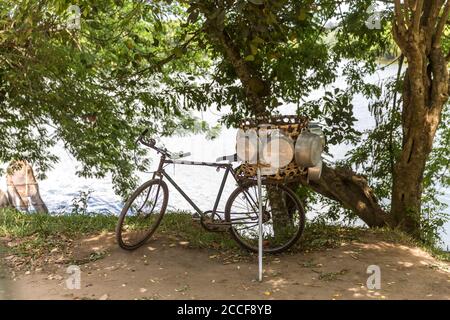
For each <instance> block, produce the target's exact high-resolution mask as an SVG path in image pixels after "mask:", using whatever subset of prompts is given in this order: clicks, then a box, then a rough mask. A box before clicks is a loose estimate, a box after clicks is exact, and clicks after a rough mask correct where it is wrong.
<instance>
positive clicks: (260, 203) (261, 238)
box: [257, 166, 263, 282]
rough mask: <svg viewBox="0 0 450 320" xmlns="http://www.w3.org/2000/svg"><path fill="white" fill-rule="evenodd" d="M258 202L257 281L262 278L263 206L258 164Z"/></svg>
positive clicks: (260, 280)
mask: <svg viewBox="0 0 450 320" xmlns="http://www.w3.org/2000/svg"><path fill="white" fill-rule="evenodd" d="M257 174H258V203H259V242H258V263H259V274H258V275H259V277H258V279H259V282H262V280H263V227H262V224H263V206H262V182H261V168H260V167H259V166H258V169H257Z"/></svg>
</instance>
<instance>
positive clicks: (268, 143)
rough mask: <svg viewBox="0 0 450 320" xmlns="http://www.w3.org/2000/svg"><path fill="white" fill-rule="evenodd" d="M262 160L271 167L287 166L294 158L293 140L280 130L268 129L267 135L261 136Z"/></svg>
mask: <svg viewBox="0 0 450 320" xmlns="http://www.w3.org/2000/svg"><path fill="white" fill-rule="evenodd" d="M260 138H261V140H262V146H261V158H262V162H263V163H266V164H269V165H270V166H271V168H273V169H278V168H283V167H285V166H287V165H288V164H289V163H291V162H292V159H293V158H294V141H293V140H292V139H291V138H290V137H288V136H287V135H285V134H284V133H282V132H281V131H280V130H270V131H269V132H267V136H261V133H260Z"/></svg>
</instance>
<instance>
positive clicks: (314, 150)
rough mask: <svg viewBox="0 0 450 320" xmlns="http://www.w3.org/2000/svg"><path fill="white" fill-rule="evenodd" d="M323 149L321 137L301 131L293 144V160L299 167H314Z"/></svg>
mask: <svg viewBox="0 0 450 320" xmlns="http://www.w3.org/2000/svg"><path fill="white" fill-rule="evenodd" d="M322 151H323V144H322V138H321V137H320V136H318V135H317V134H314V133H311V132H308V131H305V132H302V133H301V134H300V135H299V137H298V139H297V142H296V144H295V162H296V163H297V165H298V166H299V167H304V168H310V167H315V166H316V165H317V164H318V163H319V161H320V159H321V154H322Z"/></svg>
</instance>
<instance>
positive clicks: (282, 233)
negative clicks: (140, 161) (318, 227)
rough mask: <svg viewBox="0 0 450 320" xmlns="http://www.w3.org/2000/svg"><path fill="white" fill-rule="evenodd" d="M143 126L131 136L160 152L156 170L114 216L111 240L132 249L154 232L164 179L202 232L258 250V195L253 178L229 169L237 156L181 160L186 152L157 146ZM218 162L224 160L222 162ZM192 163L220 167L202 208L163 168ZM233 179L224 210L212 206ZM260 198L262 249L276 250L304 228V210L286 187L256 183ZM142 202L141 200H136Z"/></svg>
mask: <svg viewBox="0 0 450 320" xmlns="http://www.w3.org/2000/svg"><path fill="white" fill-rule="evenodd" d="M147 133H148V130H145V131H144V132H143V133H142V134H141V135H140V136H139V138H138V139H137V141H136V142H140V143H142V144H143V145H145V146H147V147H149V148H151V149H153V150H155V151H156V152H157V153H158V154H160V161H159V165H158V169H157V170H156V171H155V172H154V173H153V177H152V179H150V180H149V181H147V182H145V183H144V184H143V185H141V186H140V187H139V188H137V189H136V191H135V192H134V193H133V194H132V195H131V196H130V198H129V199H128V201H127V202H126V203H125V206H124V208H123V210H122V212H121V214H120V216H119V221H118V223H117V227H116V239H117V242H118V244H119V246H120V247H121V248H123V249H125V250H135V249H137V248H139V247H140V246H142V245H143V244H145V243H146V242H147V241H148V240H149V239H150V238H151V237H152V235H153V234H154V233H155V231H156V230H157V228H158V227H159V225H160V224H161V221H162V219H163V217H164V214H165V212H166V209H167V204H168V198H169V190H168V186H167V183H166V182H165V181H164V179H166V180H167V181H169V183H170V184H172V185H173V186H174V187H175V189H176V190H177V191H178V192H179V193H180V194H181V195H182V196H183V198H184V199H186V201H187V202H188V203H189V204H190V205H191V207H192V208H193V209H194V210H195V212H196V213H197V214H198V216H199V219H200V223H201V225H202V226H203V227H204V228H205V229H206V230H207V231H218V232H227V231H229V233H230V234H231V236H232V238H233V239H234V240H235V241H236V242H237V243H238V244H239V245H240V246H241V247H242V248H244V249H247V250H249V251H251V252H258V239H259V233H258V230H259V226H258V221H259V197H258V188H257V182H256V180H253V179H246V180H243V179H240V178H239V177H238V175H237V173H236V169H235V168H234V167H233V164H232V163H233V162H236V161H237V156H236V155H233V156H228V157H220V158H218V159H217V160H216V161H217V162H196V161H183V160H180V159H182V158H185V157H188V156H190V153H183V152H182V153H178V154H174V153H171V152H169V151H168V150H167V149H165V148H161V147H157V146H156V140H155V139H152V138H149V139H148V138H146V135H147ZM223 161H227V162H226V163H224V162H223ZM171 164H174V165H192V166H205V167H215V168H217V171H219V170H222V169H223V170H225V172H224V175H223V178H222V183H221V185H220V188H219V191H218V193H217V197H216V200H215V203H214V206H213V209H212V210H209V211H202V210H201V209H200V208H199V207H198V206H197V205H196V204H195V203H194V201H192V199H191V198H190V197H189V196H188V195H187V194H186V193H185V192H184V191H183V189H182V188H181V187H180V186H178V184H177V183H176V182H175V181H174V180H173V179H172V177H170V176H169V174H168V173H167V172H166V171H165V166H167V165H171ZM230 174H231V176H232V177H233V178H234V180H235V181H236V184H237V188H236V189H235V190H234V191H233V192H232V193H231V195H230V197H229V198H228V200H227V202H226V205H225V211H224V212H219V211H218V210H217V209H218V206H219V202H220V199H221V197H222V194H223V190H224V187H225V184H226V182H227V179H228V176H229V175H230ZM262 199H263V206H262V207H263V250H264V252H266V253H280V252H282V251H284V250H287V249H288V248H290V247H291V246H292V245H294V244H295V243H296V242H297V240H298V239H299V238H300V237H301V235H302V233H303V229H304V227H305V212H304V208H303V205H302V202H301V201H300V199H299V198H298V196H297V195H296V194H295V193H294V192H293V191H292V190H291V189H290V188H288V187H286V186H284V185H282V184H279V183H275V182H271V181H269V180H267V179H265V180H263V182H262ZM142 200H143V201H142Z"/></svg>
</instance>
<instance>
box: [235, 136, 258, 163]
mask: <svg viewBox="0 0 450 320" xmlns="http://www.w3.org/2000/svg"><path fill="white" fill-rule="evenodd" d="M259 143H260V142H259V139H258V135H257V133H256V131H255V130H248V131H246V132H245V131H243V130H239V131H238V134H237V137H236V153H237V157H238V159H239V161H242V162H248V163H251V164H255V163H256V162H257V161H258V144H259Z"/></svg>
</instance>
